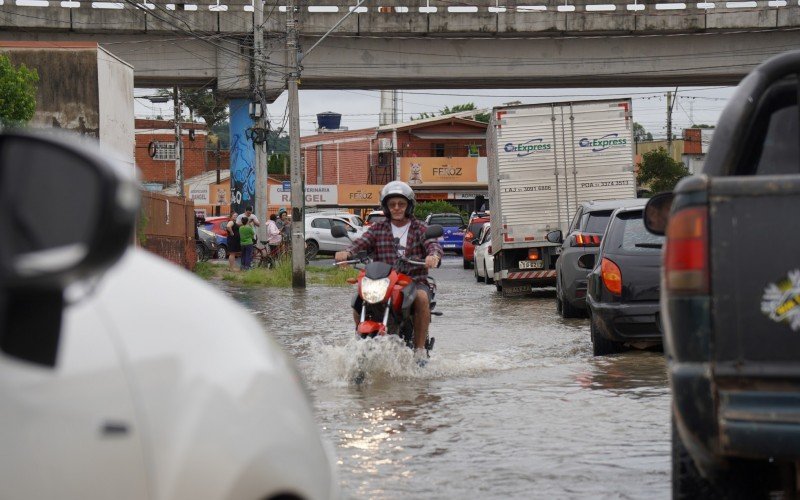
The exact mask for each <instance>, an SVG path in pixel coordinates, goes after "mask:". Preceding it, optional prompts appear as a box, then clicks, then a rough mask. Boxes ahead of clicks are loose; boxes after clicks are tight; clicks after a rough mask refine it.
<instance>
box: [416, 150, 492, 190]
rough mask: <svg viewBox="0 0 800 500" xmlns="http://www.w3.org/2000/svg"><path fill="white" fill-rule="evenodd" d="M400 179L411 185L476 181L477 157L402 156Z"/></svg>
mask: <svg viewBox="0 0 800 500" xmlns="http://www.w3.org/2000/svg"><path fill="white" fill-rule="evenodd" d="M400 180H402V181H404V182H407V183H408V184H409V185H410V186H412V187H414V186H424V185H425V184H459V183H466V182H478V158H475V157H454V158H439V157H424V158H423V157H413V156H412V157H403V158H400Z"/></svg>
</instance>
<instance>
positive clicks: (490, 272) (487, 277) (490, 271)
mask: <svg viewBox="0 0 800 500" xmlns="http://www.w3.org/2000/svg"><path fill="white" fill-rule="evenodd" d="M490 228H491V222H486V223H484V224H483V227H482V228H481V231H480V233H479V234H478V237H477V238H476V240H477V241H476V243H475V280H476V281H478V282H482V281H483V282H485V283H487V284H492V283H494V257H493V256H492V232H491V230H490Z"/></svg>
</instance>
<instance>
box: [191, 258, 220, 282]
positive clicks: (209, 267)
mask: <svg viewBox="0 0 800 500" xmlns="http://www.w3.org/2000/svg"><path fill="white" fill-rule="evenodd" d="M214 267H215V265H214V264H212V263H210V262H198V263H197V264H195V265H194V273H195V274H196V275H198V276H199V277H201V278H203V279H205V280H207V279H210V278H211V277H212V276H214V274H216V273H215V272H214Z"/></svg>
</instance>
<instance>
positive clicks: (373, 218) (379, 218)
mask: <svg viewBox="0 0 800 500" xmlns="http://www.w3.org/2000/svg"><path fill="white" fill-rule="evenodd" d="M367 220H368V221H369V223H370V224H377V223H378V222H383V221H385V220H386V216H384V215H383V214H372V215H370V216H368V217H367Z"/></svg>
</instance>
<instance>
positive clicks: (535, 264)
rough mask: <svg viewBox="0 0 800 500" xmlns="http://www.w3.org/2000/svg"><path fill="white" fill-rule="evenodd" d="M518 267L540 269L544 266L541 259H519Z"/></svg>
mask: <svg viewBox="0 0 800 500" xmlns="http://www.w3.org/2000/svg"><path fill="white" fill-rule="evenodd" d="M519 268H520V269H542V268H544V262H542V261H541V260H521V261H519Z"/></svg>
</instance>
